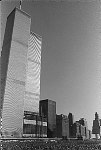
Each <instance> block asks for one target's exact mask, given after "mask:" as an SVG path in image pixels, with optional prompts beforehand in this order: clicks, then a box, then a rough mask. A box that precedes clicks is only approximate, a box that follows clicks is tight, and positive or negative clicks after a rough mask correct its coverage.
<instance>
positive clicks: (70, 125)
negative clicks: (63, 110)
mask: <svg viewBox="0 0 101 150" xmlns="http://www.w3.org/2000/svg"><path fill="white" fill-rule="evenodd" d="M68 119H69V137H70V138H72V137H73V115H72V113H69V115H68Z"/></svg>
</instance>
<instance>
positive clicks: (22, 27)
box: [1, 8, 31, 137]
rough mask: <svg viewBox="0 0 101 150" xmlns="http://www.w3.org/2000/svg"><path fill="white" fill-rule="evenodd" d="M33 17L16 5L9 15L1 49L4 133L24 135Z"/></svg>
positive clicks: (6, 134) (7, 134)
mask: <svg viewBox="0 0 101 150" xmlns="http://www.w3.org/2000/svg"><path fill="white" fill-rule="evenodd" d="M30 24H31V18H30V16H29V15H27V14H26V13H25V12H23V11H20V10H19V9H17V8H15V9H14V10H13V11H12V12H11V13H10V15H9V16H8V18H7V23H6V29H5V35H4V41H3V47H2V53H1V80H2V98H1V101H2V103H1V104H2V106H1V109H2V134H3V135H4V136H11V135H12V136H18V137H19V136H22V132H23V105H24V95H25V81H26V62H27V51H28V39H29V36H30Z"/></svg>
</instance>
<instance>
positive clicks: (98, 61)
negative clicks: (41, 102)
mask: <svg viewBox="0 0 101 150" xmlns="http://www.w3.org/2000/svg"><path fill="white" fill-rule="evenodd" d="M19 6H20V0H19V1H16V2H15V1H13V0H9V1H5V0H4V1H2V6H1V12H2V16H1V23H2V24H1V25H2V26H1V30H2V33H1V43H2V42H3V36H4V30H5V25H6V18H7V16H8V14H9V13H10V12H11V11H12V10H13V9H14V7H18V8H19ZM22 10H23V11H25V12H26V13H28V14H29V15H30V16H31V19H32V23H31V30H32V31H33V32H35V33H37V34H39V35H41V36H42V67H41V97H40V99H46V98H48V99H51V100H54V101H56V105H57V114H61V113H62V114H65V115H68V114H69V112H71V113H73V115H74V119H75V121H76V120H79V119H80V118H85V119H86V120H87V122H88V127H89V129H92V125H93V119H94V116H95V112H98V114H99V117H100V118H101V20H100V19H101V18H100V17H101V16H100V15H101V12H100V2H99V1H93V2H87V1H86V0H83V2H80V1H76V2H74V0H73V1H72V2H70V1H69V0H67V1H62V2H57V1H49V0H48V1H46V0H43V1H27V0H23V2H22Z"/></svg>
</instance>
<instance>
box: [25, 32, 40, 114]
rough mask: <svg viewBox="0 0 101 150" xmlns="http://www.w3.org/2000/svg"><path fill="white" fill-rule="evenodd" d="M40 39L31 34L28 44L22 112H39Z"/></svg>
mask: <svg viewBox="0 0 101 150" xmlns="http://www.w3.org/2000/svg"><path fill="white" fill-rule="evenodd" d="M41 45H42V38H41V37H40V36H39V35H37V34H35V33H32V32H31V34H30V38H29V42H28V53H27V69H26V85H25V101H24V111H31V112H39V100H40V72H41Z"/></svg>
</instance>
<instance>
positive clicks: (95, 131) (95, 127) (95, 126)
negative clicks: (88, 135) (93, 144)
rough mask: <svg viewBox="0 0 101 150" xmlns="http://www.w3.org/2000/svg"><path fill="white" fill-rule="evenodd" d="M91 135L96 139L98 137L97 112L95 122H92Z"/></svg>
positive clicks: (98, 123)
mask: <svg viewBox="0 0 101 150" xmlns="http://www.w3.org/2000/svg"><path fill="white" fill-rule="evenodd" d="M92 134H95V137H96V138H98V136H99V135H100V120H99V116H98V114H97V112H96V113H95V120H93V127H92Z"/></svg>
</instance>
